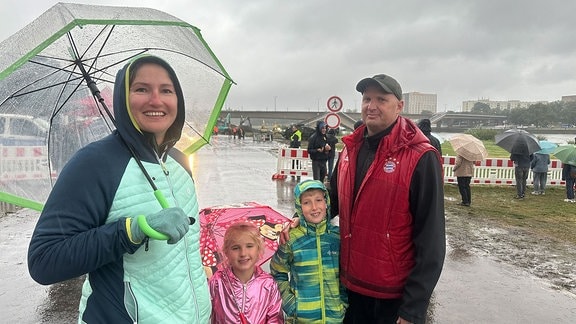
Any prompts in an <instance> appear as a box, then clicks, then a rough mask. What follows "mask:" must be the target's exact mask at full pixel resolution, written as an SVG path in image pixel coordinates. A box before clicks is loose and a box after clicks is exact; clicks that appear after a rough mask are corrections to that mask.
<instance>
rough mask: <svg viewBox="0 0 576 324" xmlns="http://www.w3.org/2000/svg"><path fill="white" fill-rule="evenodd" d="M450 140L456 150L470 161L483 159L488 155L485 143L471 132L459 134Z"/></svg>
mask: <svg viewBox="0 0 576 324" xmlns="http://www.w3.org/2000/svg"><path fill="white" fill-rule="evenodd" d="M449 141H450V144H451V145H452V148H453V149H454V152H456V154H458V155H460V156H462V157H463V158H465V159H466V160H468V161H482V160H484V159H485V158H487V157H488V152H487V151H486V147H484V143H482V141H481V140H479V139H477V138H476V137H474V136H472V135H470V134H458V135H456V136H452V137H451V138H450V140H449Z"/></svg>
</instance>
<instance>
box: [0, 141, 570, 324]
mask: <svg viewBox="0 0 576 324" xmlns="http://www.w3.org/2000/svg"><path fill="white" fill-rule="evenodd" d="M278 147H279V144H278V143H276V142H254V141H252V139H245V140H242V141H239V140H234V139H232V138H231V137H228V136H218V137H216V138H213V141H212V144H211V145H210V146H205V147H204V148H202V149H201V150H200V151H199V152H198V153H197V154H196V155H194V156H193V158H192V159H193V162H192V163H193V170H194V177H195V179H196V186H197V192H198V200H199V203H200V207H201V208H203V207H208V206H215V205H222V204H230V203H238V202H246V201H255V202H258V203H261V204H267V205H270V206H272V207H273V208H275V209H276V210H278V211H279V212H281V213H283V214H285V215H288V216H290V215H292V213H293V198H292V190H293V188H294V185H295V181H292V180H291V179H290V178H288V179H286V180H285V181H284V180H280V181H275V180H272V175H273V174H274V173H276V161H277V160H276V152H277V148H278ZM1 215H2V214H0V309H1V310H2V315H1V316H0V323H22V324H28V323H30V324H31V323H76V322H77V307H78V306H77V305H78V299H79V297H78V296H79V290H80V285H81V281H82V279H81V278H79V279H74V280H70V281H67V282H64V283H60V284H55V285H51V286H42V285H39V284H37V283H35V282H34V281H33V280H32V279H31V278H30V276H29V275H28V270H27V265H26V253H27V248H28V243H29V240H30V236H31V234H32V231H33V228H34V225H35V222H36V220H37V218H38V213H37V212H34V211H30V210H21V211H18V212H16V213H9V214H8V215H7V216H4V217H1ZM452 243H453V242H451V238H450V237H448V253H447V256H446V263H445V266H444V270H443V273H442V276H441V278H440V281H439V283H438V285H437V287H436V290H435V292H434V295H433V298H432V301H431V305H430V307H429V318H428V323H576V296H575V295H573V294H570V293H568V292H566V291H563V290H558V289H553V288H551V287H552V285H550V283H549V282H546V281H543V280H541V279H538V278H536V277H534V276H532V275H531V274H529V273H528V272H527V271H525V270H524V269H521V268H517V267H515V266H512V265H508V264H505V263H501V262H496V261H494V260H492V259H490V258H488V257H486V256H481V255H476V254H474V253H471V252H470V251H462V250H460V249H453V248H451V244H452ZM264 268H266V266H265V267H264ZM575 271H576V269H575Z"/></svg>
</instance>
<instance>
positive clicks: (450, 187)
mask: <svg viewBox="0 0 576 324" xmlns="http://www.w3.org/2000/svg"><path fill="white" fill-rule="evenodd" d="M471 189H472V206H471V207H463V206H459V205H457V203H458V202H460V193H459V192H458V186H457V185H454V184H446V185H444V190H445V192H444V196H445V197H446V198H447V200H446V201H445V210H446V212H447V213H450V212H453V213H462V212H466V213H468V214H469V215H470V216H471V217H475V218H480V219H485V220H486V221H490V222H496V223H498V224H500V225H501V226H514V227H519V228H522V229H524V230H526V231H527V232H529V233H532V234H534V235H539V236H542V237H544V238H546V239H552V240H557V241H561V242H566V243H570V244H576V235H575V234H574V233H576V203H567V202H564V199H565V198H566V189H565V188H564V187H562V186H554V187H548V188H546V195H544V196H534V195H531V194H530V192H531V191H532V187H531V186H528V190H527V191H528V195H526V198H524V199H521V200H518V199H514V198H513V197H514V196H515V195H516V187H514V186H494V185H472V187H471Z"/></svg>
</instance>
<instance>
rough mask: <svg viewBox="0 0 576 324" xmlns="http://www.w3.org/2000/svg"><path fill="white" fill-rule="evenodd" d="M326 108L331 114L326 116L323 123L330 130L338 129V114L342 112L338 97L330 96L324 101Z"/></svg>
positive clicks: (341, 104) (340, 100)
mask: <svg viewBox="0 0 576 324" xmlns="http://www.w3.org/2000/svg"><path fill="white" fill-rule="evenodd" d="M326 106H327V107H328V110H330V111H331V112H329V113H328V114H327V115H326V117H325V118H324V122H325V123H326V125H328V127H330V128H338V127H340V116H338V112H339V111H340V110H342V107H343V103H342V99H340V97H338V96H332V97H330V98H328V101H326Z"/></svg>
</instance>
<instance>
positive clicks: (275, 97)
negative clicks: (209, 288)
mask: <svg viewBox="0 0 576 324" xmlns="http://www.w3.org/2000/svg"><path fill="white" fill-rule="evenodd" d="M276 99H278V96H274V111H276Z"/></svg>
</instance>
